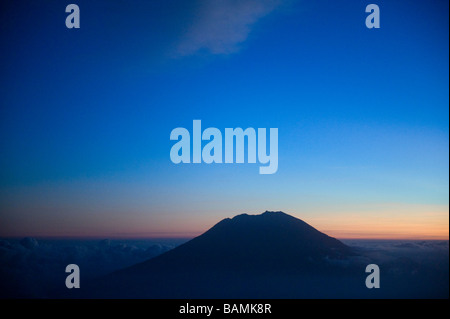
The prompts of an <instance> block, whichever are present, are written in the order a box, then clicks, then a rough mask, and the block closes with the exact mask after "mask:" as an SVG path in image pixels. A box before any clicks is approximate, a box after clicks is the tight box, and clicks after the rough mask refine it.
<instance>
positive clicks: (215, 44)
mask: <svg viewBox="0 0 450 319" xmlns="http://www.w3.org/2000/svg"><path fill="white" fill-rule="evenodd" d="M279 3H280V1H279V0H214V1H204V2H202V5H201V6H200V7H199V9H198V11H197V15H196V16H195V18H194V20H193V21H192V23H191V24H190V26H189V27H188V28H187V30H186V33H185V34H184V36H183V37H182V39H181V41H180V42H179V43H178V46H177V48H176V55H177V56H187V55H191V54H194V53H196V52H197V51H199V50H202V49H206V50H207V51H209V52H210V53H212V54H230V53H233V52H236V51H237V50H238V49H239V44H240V43H242V42H244V41H245V40H246V39H247V37H248V35H249V33H250V31H251V27H252V26H253V25H254V24H255V23H256V22H257V21H258V20H259V19H260V18H262V17H263V16H265V15H267V14H268V13H270V12H271V11H273V10H274V9H275V8H276V7H277V6H278V5H279Z"/></svg>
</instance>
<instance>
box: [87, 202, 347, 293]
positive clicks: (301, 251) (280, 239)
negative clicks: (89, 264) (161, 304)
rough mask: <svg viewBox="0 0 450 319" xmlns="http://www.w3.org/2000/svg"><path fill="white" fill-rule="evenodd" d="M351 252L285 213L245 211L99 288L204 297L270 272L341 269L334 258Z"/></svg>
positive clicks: (273, 275)
mask: <svg viewBox="0 0 450 319" xmlns="http://www.w3.org/2000/svg"><path fill="white" fill-rule="evenodd" d="M350 255H352V252H351V250H350V248H349V247H347V246H346V245H344V244H343V243H341V242H340V241H339V240H337V239H335V238H332V237H330V236H327V235H326V234H324V233H321V232H320V231H318V230H317V229H315V228H314V227H312V226H310V225H308V224H307V223H305V222H304V221H302V220H300V219H298V218H296V217H294V216H291V215H288V214H286V213H283V212H280V211H277V212H275V211H265V212H264V213H262V214H258V215H249V214H240V215H236V216H234V217H233V218H225V219H223V220H221V221H220V222H218V223H217V224H216V225H214V226H213V227H211V228H210V229H209V230H208V231H206V232H205V233H203V234H202V235H200V236H198V237H196V238H194V239H192V240H190V241H188V242H186V243H184V244H182V245H180V246H178V247H176V248H174V249H172V250H170V251H168V252H166V253H164V254H162V255H159V256H157V257H155V258H153V259H150V260H148V261H145V262H143V263H140V264H137V265H134V266H131V267H128V268H126V269H123V270H120V271H117V272H115V273H113V274H111V275H110V276H109V277H107V278H105V279H104V281H103V282H102V283H101V284H100V285H99V286H97V287H96V288H95V291H97V292H98V293H100V294H101V295H102V296H103V295H104V294H108V293H110V292H111V291H112V290H111V287H116V288H117V291H119V292H120V293H119V295H123V294H125V295H127V296H136V295H140V294H141V293H142V294H143V295H144V296H152V297H155V296H156V297H158V298H160V297H164V296H173V294H174V293H176V296H178V297H185V296H203V297H204V296H209V294H208V291H212V292H213V293H215V295H216V296H217V293H218V292H219V295H220V292H222V291H223V290H222V288H220V289H219V288H217V287H225V286H227V287H228V289H235V287H238V286H239V285H243V282H247V283H251V282H254V280H256V279H257V278H267V277H266V276H269V277H270V278H272V279H276V278H280V277H279V276H285V275H287V274H291V275H294V276H304V275H305V274H308V273H322V274H329V273H336V272H337V271H338V270H337V269H336V268H335V267H336V265H335V264H334V263H332V262H330V260H332V259H345V258H347V256H350ZM252 278H253V279H252ZM168 280H171V284H169V285H168V284H167V282H168ZM258 280H259V279H258ZM258 280H257V281H258ZM244 286H245V288H243V289H244V290H245V289H247V288H248V285H247V284H244ZM128 287H132V288H128ZM150 287H153V288H150ZM155 287H158V288H155Z"/></svg>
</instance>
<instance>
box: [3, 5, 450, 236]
mask: <svg viewBox="0 0 450 319" xmlns="http://www.w3.org/2000/svg"><path fill="white" fill-rule="evenodd" d="M69 3H70V2H67V3H64V2H61V1H56V0H51V1H22V0H20V1H10V0H8V1H3V2H2V4H1V6H2V7H1V11H0V21H1V22H0V34H1V39H2V50H1V51H0V58H1V61H2V63H1V66H0V70H1V73H0V76H1V77H0V84H1V86H0V90H1V91H0V92H1V95H0V103H1V108H0V111H1V113H0V121H1V125H0V129H1V131H0V132H1V139H0V143H1V149H2V152H1V156H0V190H1V193H0V211H1V215H0V217H1V219H2V222H1V224H2V226H0V235H3V236H9V235H60V236H63V235H68V236H84V235H90V236H92V235H99V236H103V235H105V236H106V235H109V236H122V235H123V236H125V235H132V236H138V235H139V234H140V235H146V236H147V235H157V234H160V233H161V234H169V235H170V234H174V235H176V234H178V233H180V234H181V233H196V232H199V231H201V230H204V229H206V228H207V227H209V226H211V224H212V223H214V222H216V221H217V220H218V219H220V218H223V217H228V216H230V215H234V214H235V213H242V212H249V213H258V212H262V211H264V210H266V209H269V210H270V209H274V210H284V211H286V212H288V213H291V214H293V215H296V216H297V217H299V218H302V219H305V220H306V221H312V222H311V223H312V224H313V226H318V228H319V229H321V228H320V227H322V229H321V230H326V229H330V230H331V231H335V232H336V233H338V230H337V229H339V227H341V228H344V229H341V233H342V232H345V229H348V231H347V235H348V236H352V234H353V233H355V230H354V228H355V227H356V226H355V225H358V229H359V228H361V225H362V224H364V225H366V226H367V225H369V224H370V225H372V226H373V227H374V230H373V232H372V233H373V234H378V236H383V234H381V235H380V231H381V230H383V231H384V230H385V229H390V228H389V227H391V226H392V227H393V228H394V226H395V225H396V223H397V222H398V223H405V220H406V221H407V223H410V224H411V225H409V224H408V225H409V226H408V227H409V228H405V229H404V230H400V231H399V232H400V233H401V234H403V236H404V237H405V236H406V237H407V236H416V235H417V234H416V233H414V231H413V230H414V229H415V228H414V227H415V226H414V225H416V226H417V225H419V224H426V225H427V227H428V228H426V229H427V232H428V233H430V234H431V233H432V234H435V233H436V234H437V233H439V234H441V233H442V229H439V230H436V229H435V227H438V226H437V225H439V224H442V223H443V222H444V223H445V222H446V223H447V226H448V203H449V197H448V191H449V187H448V185H449V179H448V176H449V170H448V162H449V148H448V143H449V131H448V127H449V122H448V121H449V113H448V112H449V108H448V105H449V100H448V96H449V95H448V85H449V83H448V82H449V81H448V79H449V73H448V72H449V71H448V70H449V65H448V61H449V60H448V57H449V51H448V48H449V46H448V36H449V34H448V26H449V22H448V1H437V0H436V1H377V2H376V3H377V4H378V5H379V7H380V10H381V28H380V29H367V28H366V27H365V18H366V16H367V14H366V13H365V7H366V5H367V4H369V3H370V2H367V1H353V0H352V1H339V2H331V1H320V0H319V1H309V2H306V1H293V0H292V1H287V2H284V3H281V2H279V1H271V0H267V1H256V0H255V1H253V0H244V1H232V0H230V1H217V2H212V3H211V2H206V1H175V0H172V1H171V0H169V1H131V2H124V1H76V2H75V3H77V4H78V5H79V7H80V10H81V28H80V29H67V28H66V27H65V18H66V16H67V13H65V7H66V5H67V4H69ZM194 119H201V120H202V125H203V127H204V128H206V127H209V126H212V127H217V128H219V129H221V130H223V129H224V128H225V127H243V128H246V127H254V128H257V127H266V128H269V127H277V128H278V129H279V166H278V172H277V173H276V174H274V175H271V176H261V175H259V174H258V166H259V165H257V164H242V165H237V164H233V165H228V164H227V165H225V164H221V165H219V164H213V165H207V164H200V165H194V164H189V165H187V164H185V165H178V166H177V165H175V164H173V163H172V162H171V161H170V158H169V151H170V148H171V146H172V145H173V142H172V141H170V140H169V134H170V132H171V130H172V129H173V128H175V127H180V126H181V127H186V128H188V129H189V130H192V120H194ZM396 214H397V215H396ZM392 216H397V219H395V218H394V219H393V218H392ZM373 220H375V221H376V223H375V224H374V223H373ZM343 221H345V222H343ZM351 221H354V224H352V222H351ZM314 223H316V224H314ZM378 224H379V225H378ZM376 225H378V228H377V227H375V226H376ZM387 225H391V226H387ZM413 226H414V227H413ZM327 227H328V228H327ZM345 227H347V228H345ZM405 227H406V226H405ZM362 228H364V227H362ZM368 228H369V227H368ZM364 229H365V228H364ZM352 232H353V233H352ZM444 232H445V229H444ZM389 234H390V236H396V235H395V234H394V233H392V231H391V232H390V233H389ZM420 234H421V236H425V235H426V233H425V235H424V234H422V233H420ZM355 236H356V235H355ZM358 236H362V235H361V234H358ZM367 236H371V235H370V234H367ZM373 236H375V235H373ZM417 236H419V235H417ZM430 236H431V235H430ZM446 236H447V237H448V227H447V228H446ZM400 237H401V236H400Z"/></svg>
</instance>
